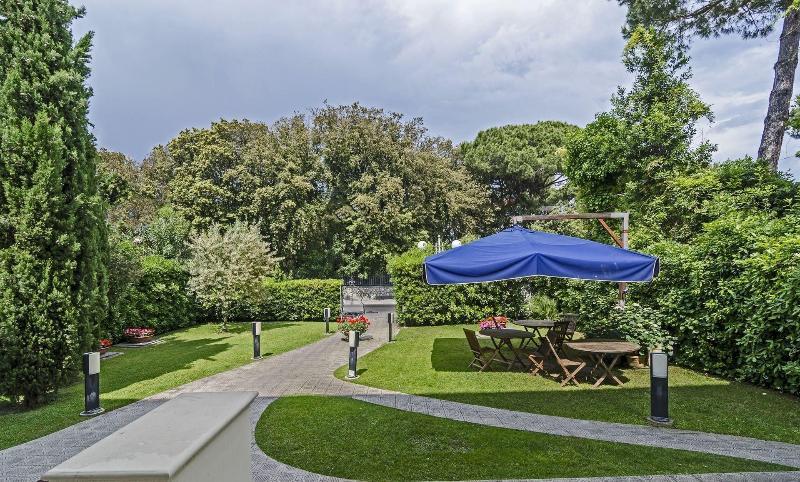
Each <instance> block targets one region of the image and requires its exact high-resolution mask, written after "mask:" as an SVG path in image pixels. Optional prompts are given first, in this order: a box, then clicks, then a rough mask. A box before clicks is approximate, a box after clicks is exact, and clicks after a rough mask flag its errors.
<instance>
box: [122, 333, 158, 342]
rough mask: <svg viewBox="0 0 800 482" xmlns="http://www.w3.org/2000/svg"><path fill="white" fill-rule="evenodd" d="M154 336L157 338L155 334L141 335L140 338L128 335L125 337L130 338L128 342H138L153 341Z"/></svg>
mask: <svg viewBox="0 0 800 482" xmlns="http://www.w3.org/2000/svg"><path fill="white" fill-rule="evenodd" d="M153 338H155V335H153V336H141V337H138V338H137V337H133V336H126V337H125V339H126V340H128V343H136V344H141V343H147V342H151V341H153Z"/></svg>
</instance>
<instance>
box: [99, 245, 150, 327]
mask: <svg viewBox="0 0 800 482" xmlns="http://www.w3.org/2000/svg"><path fill="white" fill-rule="evenodd" d="M141 277H142V253H141V250H140V249H139V248H137V247H136V246H135V245H134V244H133V242H131V241H130V240H129V239H126V238H125V237H124V236H121V235H120V233H119V232H118V231H117V230H113V229H112V230H111V236H110V237H109V259H108V317H107V318H106V320H105V321H104V322H103V324H102V325H101V327H100V336H101V337H102V338H109V339H112V340H116V339H120V338H121V337H122V330H124V329H125V328H126V327H128V326H131V327H132V326H135V325H133V324H132V323H133V322H134V321H136V320H132V319H131V318H130V317H131V316H132V315H134V316H138V315H136V314H135V309H136V307H135V306H133V305H134V303H135V300H136V299H137V298H138V297H137V296H136V290H137V288H138V284H139V280H140V279H141Z"/></svg>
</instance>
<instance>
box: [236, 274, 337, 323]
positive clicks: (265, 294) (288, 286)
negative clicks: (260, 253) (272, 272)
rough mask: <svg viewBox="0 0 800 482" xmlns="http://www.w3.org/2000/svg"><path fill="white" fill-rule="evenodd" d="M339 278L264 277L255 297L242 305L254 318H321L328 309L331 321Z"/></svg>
mask: <svg viewBox="0 0 800 482" xmlns="http://www.w3.org/2000/svg"><path fill="white" fill-rule="evenodd" d="M341 286H342V282H341V280H338V279H295V280H274V279H271V278H268V279H266V280H264V282H263V284H262V286H261V289H260V290H259V292H258V294H257V301H256V302H255V303H254V304H253V306H252V307H250V308H249V309H245V310H244V311H245V313H247V316H248V317H251V318H253V321H322V320H323V316H322V315H323V310H324V309H325V308H330V309H331V321H333V318H335V317H336V316H338V315H339V296H340V288H341Z"/></svg>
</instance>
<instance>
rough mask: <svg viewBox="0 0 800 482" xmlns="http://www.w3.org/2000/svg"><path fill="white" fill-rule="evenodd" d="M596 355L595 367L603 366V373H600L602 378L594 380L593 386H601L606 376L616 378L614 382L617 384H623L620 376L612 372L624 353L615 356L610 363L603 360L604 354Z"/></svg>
mask: <svg viewBox="0 0 800 482" xmlns="http://www.w3.org/2000/svg"><path fill="white" fill-rule="evenodd" d="M596 357H597V365H595V368H601V369H602V371H603V373H602V374H601V375H600V378H598V379H597V381H595V382H594V385H592V388H597V387H599V386H600V384H601V383H603V381H604V380H605V379H606V377H611V379H612V380H614V382H615V383H616V384H617V385H622V381H620V379H619V378H617V377H616V376H614V374H613V373H611V370H612V369H613V368H614V366H615V365H616V364H617V362H618V361H619V359H620V358H621V357H622V355H615V356H614V358H613V359H612V360H611V363H610V364H608V365H606V362H605V360H603V355H596ZM592 372H594V370H592Z"/></svg>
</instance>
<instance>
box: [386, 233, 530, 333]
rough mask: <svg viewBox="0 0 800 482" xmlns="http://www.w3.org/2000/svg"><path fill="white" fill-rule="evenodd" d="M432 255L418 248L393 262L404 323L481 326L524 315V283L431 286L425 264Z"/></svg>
mask: <svg viewBox="0 0 800 482" xmlns="http://www.w3.org/2000/svg"><path fill="white" fill-rule="evenodd" d="M428 254H431V252H430V251H426V250H421V249H416V248H415V249H412V250H410V251H407V252H406V253H404V254H402V255H399V256H395V257H392V258H390V259H389V263H388V267H389V274H390V275H391V277H392V284H393V285H394V296H395V300H396V301H397V319H398V321H399V322H400V323H403V324H405V325H446V324H457V323H478V321H480V320H481V319H483V318H485V317H487V316H494V315H503V316H508V317H511V318H519V317H520V315H521V314H522V305H523V301H524V298H523V287H524V281H497V282H494V283H475V284H465V285H445V286H431V285H428V284H426V283H425V281H424V280H423V279H422V262H423V260H424V258H425V256H426V255H428Z"/></svg>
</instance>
